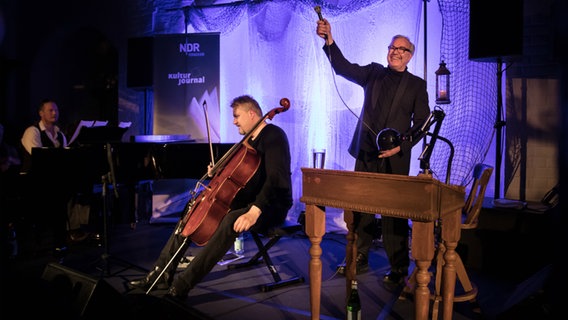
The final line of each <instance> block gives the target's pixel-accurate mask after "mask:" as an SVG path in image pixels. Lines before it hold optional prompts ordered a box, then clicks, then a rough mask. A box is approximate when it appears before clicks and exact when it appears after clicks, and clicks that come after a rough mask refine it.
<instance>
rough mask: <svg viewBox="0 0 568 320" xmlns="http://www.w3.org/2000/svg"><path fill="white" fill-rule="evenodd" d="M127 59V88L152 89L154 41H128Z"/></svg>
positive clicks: (146, 39) (144, 38)
mask: <svg viewBox="0 0 568 320" xmlns="http://www.w3.org/2000/svg"><path fill="white" fill-rule="evenodd" d="M126 57H127V58H126V59H127V60H126V86H127V87H130V88H144V87H151V86H152V85H153V84H154V39H153V38H151V37H143V38H130V39H128V48H127V54H126Z"/></svg>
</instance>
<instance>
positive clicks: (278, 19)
mask: <svg viewBox="0 0 568 320" xmlns="http://www.w3.org/2000/svg"><path fill="white" fill-rule="evenodd" d="M204 3H207V4H204ZM424 3H425V1H424V0H375V1H373V0H319V1H314V0H297V1H288V0H272V1H233V2H231V1H230V0H222V1H221V0H220V1H184V0H182V1H156V2H154V5H155V10H154V14H153V18H152V21H153V25H152V33H153V34H162V33H165V34H167V33H185V32H187V33H200V32H219V33H220V34H221V38H220V42H221V52H220V56H221V61H220V64H221V66H220V67H221V81H220V106H221V112H220V114H221V116H220V119H221V125H220V127H221V128H220V131H221V132H220V136H221V142H224V143H236V142H239V141H240V140H241V138H242V137H241V136H240V135H239V134H238V132H237V130H236V129H235V127H234V126H233V124H232V114H231V112H230V109H229V103H230V101H231V100H232V99H233V98H234V97H236V96H239V95H242V94H250V95H252V96H254V97H255V98H256V99H257V100H258V101H259V103H260V104H261V107H262V108H263V111H264V113H267V112H269V111H270V110H272V109H273V108H277V107H280V105H279V102H280V99H282V98H288V99H289V100H290V102H291V107H290V109H289V110H288V111H286V112H284V113H281V114H278V115H276V116H275V117H274V119H273V120H272V122H273V123H275V124H277V125H279V126H281V127H282V128H284V130H285V131H286V132H287V134H288V138H289V140H290V144H291V152H292V175H293V176H292V178H293V187H294V193H293V195H294V207H293V208H292V210H291V211H290V213H289V217H290V219H296V218H297V216H298V215H299V214H300V213H301V212H302V210H304V205H303V203H301V201H300V198H301V195H302V189H301V187H302V174H301V168H303V167H311V163H312V159H311V150H312V149H314V148H316V149H326V159H325V160H326V161H325V168H326V169H337V170H353V166H354V159H353V158H352V157H351V156H350V155H349V154H348V152H347V148H348V146H349V143H350V140H351V136H352V133H353V130H354V127H355V123H356V121H357V117H358V115H359V113H360V111H361V106H362V103H363V90H362V88H361V87H359V86H358V85H355V84H353V83H351V82H348V81H346V80H345V79H343V78H341V77H337V76H336V75H335V74H334V73H333V71H332V70H331V68H330V64H329V62H328V61H327V58H326V55H325V53H324V51H323V49H322V47H323V43H324V41H323V39H321V38H319V37H318V36H317V35H316V34H315V29H316V21H317V19H318V16H317V14H316V12H315V10H314V6H316V5H319V6H321V12H322V15H323V16H324V17H325V18H326V19H328V20H329V21H330V23H331V25H332V31H333V35H334V39H335V41H336V42H337V44H338V45H339V47H340V48H341V49H342V51H343V53H344V55H345V56H346V57H347V58H348V59H350V60H351V61H352V62H355V63H358V64H361V65H365V64H368V63H371V62H379V63H382V64H386V54H387V46H388V44H389V42H390V40H391V38H392V36H394V35H396V34H403V35H406V36H408V37H409V38H410V39H411V40H412V41H413V42H414V43H415V45H416V52H415V54H414V57H413V59H412V60H411V62H410V64H409V66H408V67H409V71H410V72H412V73H413V74H416V75H418V76H420V77H423V78H427V79H426V80H427V81H428V90H429V91H430V94H429V96H430V109H434V106H435V101H434V98H433V97H434V92H433V91H434V83H435V76H434V75H433V73H434V71H435V70H436V69H437V68H438V64H439V62H440V60H441V59H440V60H438V59H439V57H443V58H444V59H445V62H446V63H447V65H448V68H449V69H450V70H451V72H452V76H451V79H452V80H451V81H452V95H453V97H452V103H451V104H449V105H444V108H443V109H444V110H445V112H446V117H445V120H444V124H443V126H442V130H441V132H440V133H441V135H442V136H444V137H446V138H449V139H450V141H452V142H453V145H454V147H455V149H456V157H455V158H454V161H453V166H452V171H451V183H452V184H459V185H464V186H465V185H468V184H469V182H470V181H471V180H469V179H470V177H471V169H472V168H473V166H474V165H475V163H477V162H483V161H484V159H485V155H486V153H487V149H488V146H489V145H490V144H491V140H492V133H493V131H494V129H493V123H492V122H491V118H492V117H491V116H489V117H488V116H487V115H488V114H489V115H492V114H494V113H495V112H494V111H492V110H494V107H495V99H496V98H495V89H494V88H495V82H494V80H493V79H492V78H493V77H492V75H491V70H494V66H495V64H493V63H477V62H471V61H468V59H467V54H468V52H467V48H468V28H469V24H468V22H469V2H468V1H467V0H438V3H429V4H431V5H428V9H429V10H430V11H438V10H439V12H433V13H434V15H436V14H439V15H438V17H439V19H440V17H441V22H442V27H440V26H437V27H438V28H439V29H436V28H434V29H435V30H434V31H431V30H429V31H428V39H426V37H425V36H423V35H422V34H421V31H422V30H424V26H423V23H424V24H427V25H428V26H429V28H430V27H432V25H431V22H426V21H424V22H423V21H421V19H422V17H423V11H424V8H423V5H424ZM432 9H435V10H432ZM428 15H429V16H430V15H432V13H428ZM435 27H436V26H435ZM440 32H441V33H442V35H441V37H440ZM427 45H428V46H431V47H432V49H429V48H426V46H427ZM425 51H430V53H432V52H436V53H437V54H435V55H433V56H434V58H431V57H430V56H428V61H427V62H425V60H427V59H426V56H427V54H426V52H425ZM332 58H333V57H332ZM425 64H426V65H427V66H428V69H429V70H430V71H428V72H426V68H425ZM462 67H463V68H462ZM492 68H493V69H492ZM426 73H428V74H427V75H425V74H426ZM493 74H494V73H493ZM472 79H473V80H474V81H473V82H472ZM474 88H475V90H474ZM472 95H475V97H471V96H472ZM468 97H469V98H468ZM480 108H483V110H482V109H480ZM491 108H493V109H491ZM485 109H488V110H489V111H488V112H487V111H486V110H485ZM223 110H225V111H223ZM488 120H489V121H488ZM464 128H465V129H464ZM469 128H473V129H474V130H469ZM432 129H433V128H432ZM472 132H473V133H475V134H472ZM470 136H471V137H470ZM422 149H423V145H422V144H421V143H418V144H417V145H416V147H415V148H414V150H413V155H412V166H411V170H410V174H411V175H415V174H418V173H419V172H420V162H419V161H418V157H419V155H420V153H421V152H422ZM430 164H431V167H430V169H432V172H433V174H434V177H435V178H437V179H439V180H441V181H443V182H445V179H446V178H447V177H449V176H448V175H447V174H446V171H447V170H446V167H447V164H448V146H447V145H445V144H444V143H442V142H438V143H437V144H436V146H435V148H434V149H433V153H432V158H431V161H430ZM456 169H458V170H456ZM341 213H342V212H338V213H337V215H336V216H334V215H333V214H330V212H328V214H327V216H328V222H329V223H328V231H331V230H333V229H334V224H335V225H337V226H338V227H339V228H340V229H341V228H343V226H344V225H343V221H342V214H341Z"/></svg>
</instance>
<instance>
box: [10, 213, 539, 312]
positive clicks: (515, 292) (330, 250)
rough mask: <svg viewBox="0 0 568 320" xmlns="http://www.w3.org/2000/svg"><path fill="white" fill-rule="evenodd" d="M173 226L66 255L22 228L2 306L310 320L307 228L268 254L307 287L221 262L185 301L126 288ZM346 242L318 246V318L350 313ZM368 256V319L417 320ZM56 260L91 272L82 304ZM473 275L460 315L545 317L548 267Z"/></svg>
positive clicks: (384, 267) (332, 238)
mask: <svg viewBox="0 0 568 320" xmlns="http://www.w3.org/2000/svg"><path fill="white" fill-rule="evenodd" d="M173 228H174V225H173V224H148V223H138V224H136V225H135V228H132V226H131V225H130V224H114V225H112V226H111V227H110V228H109V232H108V233H109V234H108V238H107V240H108V246H106V247H105V246H101V243H102V242H101V241H95V240H85V241H83V242H80V243H73V244H70V246H69V252H68V254H67V255H66V256H65V258H64V259H63V260H62V261H59V260H57V259H56V258H55V257H54V255H53V254H52V252H51V249H50V248H51V246H50V238H49V233H41V232H39V231H37V230H36V231H37V232H35V233H32V231H31V229H28V230H25V229H24V230H19V231H18V240H19V252H18V253H19V254H18V255H17V256H16V257H15V258H7V257H5V263H3V264H2V265H3V269H4V270H2V275H3V277H2V282H3V283H2V286H1V287H2V291H3V297H4V298H3V299H2V304H3V306H2V310H9V311H10V312H9V313H10V314H13V315H14V316H17V317H19V318H21V317H25V316H36V315H37V316H49V315H50V316H57V317H59V318H60V319H62V318H67V316H66V315H69V314H73V312H74V311H73V310H74V309H76V308H77V307H81V308H83V307H89V308H90V309H86V311H85V315H87V316H89V313H91V312H92V313H93V314H96V315H97V316H96V317H97V318H98V317H100V316H101V315H103V316H104V315H108V316H109V317H110V316H113V315H114V316H122V315H125V316H129V317H130V318H132V317H131V316H132V315H134V316H145V318H148V317H155V318H160V319H170V318H171V319H176V318H185V319H231V320H232V319H271V320H277V319H309V318H310V299H309V274H308V262H309V253H308V250H309V247H310V241H309V239H308V238H307V237H306V236H305V234H304V233H303V232H299V233H297V234H296V235H295V236H293V237H289V238H283V239H281V240H280V241H279V242H278V243H277V244H276V245H275V246H274V247H273V248H272V249H271V251H270V255H271V257H272V259H273V261H274V263H275V264H276V265H277V267H278V271H279V273H280V275H281V276H282V278H284V279H286V278H287V277H292V276H296V275H298V276H303V277H304V278H305V279H306V282H305V283H300V284H295V285H291V286H287V287H283V288H279V289H275V290H273V291H268V292H262V290H260V288H259V286H260V285H262V284H265V283H269V282H272V281H273V279H272V276H271V274H270V273H269V271H268V269H267V268H266V266H265V265H264V264H259V265H257V266H254V267H251V268H246V269H239V270H228V269H227V266H226V265H217V266H216V267H215V268H214V269H213V270H212V272H211V273H210V274H209V275H208V276H207V277H206V278H205V279H204V280H203V281H202V282H201V283H200V284H199V285H198V286H197V287H196V288H194V289H193V290H192V291H191V292H190V293H189V296H188V298H187V300H186V301H185V302H184V303H182V304H179V305H178V304H175V305H174V304H172V303H171V302H169V301H164V299H162V295H163V294H164V293H165V292H164V291H153V292H152V293H151V294H150V295H145V294H144V293H143V292H139V291H136V290H134V291H131V290H129V289H128V288H127V286H126V283H127V282H128V281H129V280H132V279H136V278H139V277H142V276H143V275H144V274H145V270H148V269H150V268H151V267H152V263H153V262H154V260H155V259H156V257H157V255H158V253H159V251H160V249H161V248H162V246H163V244H164V243H165V241H166V240H167V238H168V237H169V235H170V234H171V232H172V231H173ZM345 243H346V239H345V235H344V234H340V233H328V234H326V235H325V236H324V238H323V241H322V243H321V247H322V249H323V254H322V256H321V259H322V264H323V277H322V295H321V319H344V317H345V278H344V277H343V276H341V275H339V274H337V273H336V266H337V265H338V264H340V263H341V262H343V259H344V255H345ZM245 248H246V252H245V257H244V258H243V259H242V260H240V261H246V259H247V258H249V257H250V256H252V255H254V253H256V250H255V249H256V246H255V244H254V242H253V239H252V238H251V237H250V235H248V234H247V237H246V238H245ZM198 250H200V247H194V246H192V247H190V248H189V250H188V252H187V254H186V255H187V256H191V255H192V254H195V253H197V251H198ZM369 259H370V260H369V265H370V270H369V272H367V273H365V274H362V275H358V276H357V279H358V282H359V294H360V297H361V300H362V319H412V318H414V303H413V301H412V300H410V299H399V297H398V294H397V293H392V292H389V291H387V290H385V288H383V286H382V283H381V279H382V276H383V274H384V273H385V272H386V271H388V263H387V260H386V256H385V253H384V249H383V248H382V247H381V243H380V241H376V243H375V245H374V247H373V248H372V251H371V254H370V257H369ZM59 262H61V265H62V266H63V268H64V269H63V270H67V271H66V272H67V273H69V274H72V275H73V276H72V277H76V276H77V277H78V275H79V274H80V275H86V276H87V278H81V279H83V280H80V281H83V282H84V283H83V285H85V286H88V287H89V288H92V289H97V290H93V292H91V295H90V296H88V297H84V298H81V300H80V301H79V302H77V301H67V300H63V299H58V296H60V297H63V296H65V295H66V294H68V293H61V292H58V291H56V289H54V286H53V283H52V282H53V281H52V280H47V279H46V277H45V276H44V275H43V274H44V272H48V273H49V272H50V271H47V270H48V269H53V266H57V265H58V264H57V263H59ZM412 267H413V266H412ZM180 270H181V269H180ZM469 275H470V278H471V279H472V280H473V282H474V283H475V284H476V285H477V287H478V289H479V294H478V299H477V303H470V302H460V303H455V304H454V319H456V320H460V319H517V318H533V319H537V318H539V319H546V318H547V315H546V305H547V301H545V298H546V295H545V294H544V293H543V290H542V289H541V288H540V284H542V283H544V281H545V279H544V278H546V277H547V275H548V270H546V269H543V271H541V272H537V273H535V274H534V275H532V277H530V278H527V279H525V280H524V281H518V280H511V279H508V278H507V277H503V276H502V275H500V274H484V273H483V272H482V271H479V270H469ZM76 279H79V278H76ZM107 285H108V286H107ZM535 287H536V288H535ZM111 299H112V301H111ZM117 302H118V304H116V303H117ZM95 303H96V304H95ZM430 310H432V307H431V308H430ZM440 311H441V310H440ZM93 317H94V316H93ZM69 318H73V317H72V316H69Z"/></svg>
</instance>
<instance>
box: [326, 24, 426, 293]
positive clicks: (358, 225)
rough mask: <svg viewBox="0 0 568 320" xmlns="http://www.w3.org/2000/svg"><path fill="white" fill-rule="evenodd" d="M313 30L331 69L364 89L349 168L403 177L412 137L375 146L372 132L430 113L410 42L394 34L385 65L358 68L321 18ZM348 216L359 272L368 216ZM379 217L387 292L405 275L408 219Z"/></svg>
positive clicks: (368, 236) (402, 129) (413, 123)
mask: <svg viewBox="0 0 568 320" xmlns="http://www.w3.org/2000/svg"><path fill="white" fill-rule="evenodd" d="M316 33H317V35H318V36H320V37H321V38H323V39H325V45H324V48H323V49H324V52H325V53H326V55H328V59H329V60H330V62H331V65H332V67H333V69H334V70H335V72H336V73H337V74H338V75H340V76H342V77H344V78H345V79H347V80H349V81H351V82H353V83H356V84H358V85H360V86H361V87H363V89H364V94H365V98H364V102H363V109H362V110H361V115H360V117H359V121H358V123H357V127H356V129H355V133H354V135H353V139H352V141H351V145H350V146H349V154H351V156H353V157H354V158H355V171H364V172H378V173H391V174H400V175H408V174H409V171H410V159H411V157H410V152H411V150H412V147H413V146H414V145H415V144H416V143H417V142H418V141H402V142H401V143H400V144H399V145H397V146H395V147H394V148H392V149H389V150H379V149H378V147H377V145H376V141H377V135H378V133H379V132H380V131H381V130H382V129H385V128H392V129H395V130H397V131H398V132H399V133H402V134H409V133H411V132H413V131H414V130H416V129H417V128H418V127H419V126H420V125H421V124H422V123H423V122H424V121H425V120H426V118H427V117H428V115H429V114H430V109H429V106H428V92H427V91H426V81H424V80H423V79H421V78H419V77H417V76H415V75H413V74H411V73H410V72H408V68H407V65H408V62H409V61H410V59H411V58H412V55H413V54H414V44H413V43H412V42H411V41H410V39H409V38H408V37H406V36H402V35H395V36H394V37H393V38H392V40H391V43H390V45H389V46H388V52H387V61H388V65H387V66H383V65H381V64H379V63H375V62H373V63H370V64H368V65H365V66H361V65H358V64H355V63H351V62H350V61H348V60H347V59H346V58H345V57H344V56H343V53H342V52H341V50H340V49H339V47H338V46H337V43H336V42H335V41H334V39H333V35H332V33H331V25H330V23H329V22H328V21H327V20H326V19H322V20H318V22H317V28H316ZM354 219H355V233H356V234H357V252H358V254H357V258H356V265H357V273H360V272H363V271H364V270H366V269H368V256H369V249H370V247H371V244H372V240H373V233H372V231H373V228H372V222H373V220H374V215H372V214H366V213H355V215H354ZM381 221H382V235H383V245H384V248H385V251H386V253H387V257H388V260H389V264H390V267H391V269H390V271H389V272H387V273H386V274H385V276H384V278H383V284H384V285H385V287H386V288H387V289H391V290H393V289H395V288H396V287H398V286H399V285H400V284H402V283H403V282H404V278H405V277H406V276H407V275H408V267H409V264H410V258H409V248H408V233H409V227H408V220H406V219H399V218H393V217H387V216H382V217H381Z"/></svg>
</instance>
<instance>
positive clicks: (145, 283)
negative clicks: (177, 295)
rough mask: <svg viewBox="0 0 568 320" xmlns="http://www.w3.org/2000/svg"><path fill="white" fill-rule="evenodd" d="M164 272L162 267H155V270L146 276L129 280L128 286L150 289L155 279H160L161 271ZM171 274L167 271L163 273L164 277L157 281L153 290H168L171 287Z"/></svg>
mask: <svg viewBox="0 0 568 320" xmlns="http://www.w3.org/2000/svg"><path fill="white" fill-rule="evenodd" d="M161 272H162V268H160V267H154V270H152V271H150V272H149V273H148V274H147V275H146V277H144V278H142V279H137V280H132V281H130V282H128V287H129V288H130V289H141V290H144V291H146V290H148V289H150V287H151V286H152V284H153V283H154V281H156V279H158V276H159V275H160V273H161ZM170 278H171V277H170V275H169V274H168V273H167V272H166V273H164V274H163V275H162V277H161V278H160V280H158V283H156V285H155V286H154V287H153V288H152V290H166V289H168V288H169V286H170V285H169V283H170V282H171V280H170Z"/></svg>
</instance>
